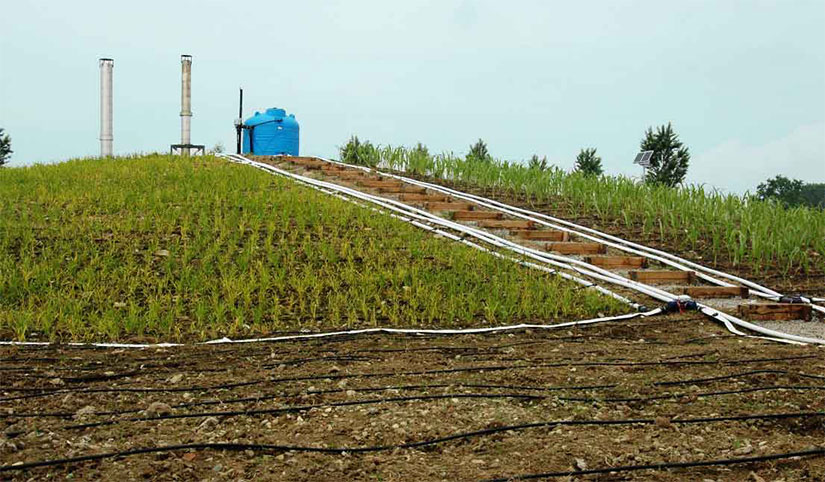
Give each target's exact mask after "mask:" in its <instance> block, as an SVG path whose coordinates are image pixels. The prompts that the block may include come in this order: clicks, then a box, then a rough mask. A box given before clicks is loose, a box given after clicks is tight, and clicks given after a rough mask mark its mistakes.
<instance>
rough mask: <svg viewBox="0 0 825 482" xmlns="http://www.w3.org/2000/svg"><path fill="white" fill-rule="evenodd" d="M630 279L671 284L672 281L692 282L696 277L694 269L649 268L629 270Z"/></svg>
mask: <svg viewBox="0 0 825 482" xmlns="http://www.w3.org/2000/svg"><path fill="white" fill-rule="evenodd" d="M628 274H629V275H630V279H632V280H633V281H639V282H641V283H656V284H672V283H687V284H690V283H693V280H695V279H696V272H695V271H676V270H663V271H657V270H650V271H631V272H630V273H628Z"/></svg>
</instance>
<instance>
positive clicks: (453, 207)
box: [424, 202, 473, 211]
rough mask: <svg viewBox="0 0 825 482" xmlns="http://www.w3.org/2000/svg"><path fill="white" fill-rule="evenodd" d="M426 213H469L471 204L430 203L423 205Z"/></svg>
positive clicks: (471, 207)
mask: <svg viewBox="0 0 825 482" xmlns="http://www.w3.org/2000/svg"><path fill="white" fill-rule="evenodd" d="M424 208H425V209H426V210H427V211H469V210H471V209H473V204H472V203H468V202H431V203H424Z"/></svg>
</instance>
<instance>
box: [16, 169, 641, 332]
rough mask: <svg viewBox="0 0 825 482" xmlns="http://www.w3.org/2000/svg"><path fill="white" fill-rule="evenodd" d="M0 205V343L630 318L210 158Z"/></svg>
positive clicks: (560, 286)
mask: <svg viewBox="0 0 825 482" xmlns="http://www.w3.org/2000/svg"><path fill="white" fill-rule="evenodd" d="M0 199H2V203H0V336H1V337H2V338H4V339H9V338H14V339H18V340H24V339H29V340H31V339H49V340H159V339H162V340H168V341H172V340H177V341H181V340H187V341H193V340H204V339H209V338H213V337H217V336H223V335H228V336H234V337H242V336H251V335H255V334H262V333H271V332H273V331H289V330H291V331H294V330H328V329H338V328H359V327H371V326H408V327H413V326H414V327H455V326H479V325H486V324H500V323H513V322H519V321H528V320H529V321H538V322H549V321H552V320H556V319H564V320H572V319H581V318H587V317H593V316H596V315H597V314H599V313H603V314H610V313H618V312H621V311H626V309H625V308H624V307H622V306H620V305H618V304H617V303H616V302H615V301H613V300H611V299H608V298H605V297H602V296H599V295H597V294H595V293H593V292H592V291H589V290H581V289H577V288H578V286H577V285H573V284H571V283H568V282H563V281H562V280H560V279H558V278H557V277H553V276H551V275H545V274H542V273H539V272H536V271H533V270H528V269H527V268H522V267H519V266H517V265H514V264H513V263H510V262H506V261H502V260H499V259H497V258H495V257H493V256H490V255H486V254H483V253H480V252H478V251H476V250H473V249H471V248H469V247H465V246H462V245H458V244H456V243H454V242H450V241H447V240H443V239H438V238H436V237H434V236H432V235H430V234H427V233H425V232H423V231H421V230H418V229H416V228H414V227H412V226H409V225H407V224H405V223H402V222H400V221H397V220H394V219H392V218H390V217H388V216H381V215H376V213H375V212H373V211H371V210H369V209H366V208H362V207H358V206H355V205H353V204H351V203H348V202H345V201H343V200H340V199H336V198H332V197H330V196H327V195H325V194H322V193H318V192H316V191H313V190H310V189H307V188H303V187H300V186H298V185H296V184H294V183H292V182H290V181H286V180H284V179H282V178H279V177H275V176H272V175H269V174H266V173H263V172H261V171H258V170H255V169H251V168H248V167H243V166H239V165H232V164H229V163H227V162H225V161H222V160H219V159H216V158H212V157H205V158H192V159H182V158H174V157H169V156H159V155H155V156H147V157H133V158H123V159H116V160H97V159H90V160H73V161H69V162H64V163H61V164H57V165H47V166H34V167H27V168H16V169H3V170H0Z"/></svg>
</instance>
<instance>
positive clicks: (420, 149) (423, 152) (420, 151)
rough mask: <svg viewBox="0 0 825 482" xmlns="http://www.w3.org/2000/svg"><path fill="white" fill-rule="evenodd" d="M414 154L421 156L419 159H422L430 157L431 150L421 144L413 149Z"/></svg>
mask: <svg viewBox="0 0 825 482" xmlns="http://www.w3.org/2000/svg"><path fill="white" fill-rule="evenodd" d="M412 152H413V155H415V156H419V157H422V158H426V157H430V150H429V149H427V146H425V145H424V144H422V143H420V142H419V143H418V144H416V145H415V147H413V149H412Z"/></svg>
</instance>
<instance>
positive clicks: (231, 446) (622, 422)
mask: <svg viewBox="0 0 825 482" xmlns="http://www.w3.org/2000/svg"><path fill="white" fill-rule="evenodd" d="M823 416H825V412H789V413H768V414H764V413H763V414H744V415H732V416H724V417H701V418H686V419H671V420H669V423H670V424H672V425H695V424H708V423H725V422H748V421H760V420H763V421H764V420H789V419H798V418H809V417H820V418H821V417H823ZM656 423H657V420H656V419H650V418H638V419H614V420H550V421H543V422H532V423H524V424H519V425H507V426H501V427H493V428H487V429H481V430H475V431H472V432H459V433H454V434H451V435H447V436H443V437H438V438H433V439H428V440H421V441H418V442H407V443H401V444H392V445H374V446H356V447H311V446H293V445H276V444H249V443H234V442H233V443H227V442H215V443H192V444H179V445H165V446H158V447H144V448H137V449H131V450H124V451H119V452H107V453H102V454H93V455H83V456H79V457H71V458H63V459H53V460H42V461H35V462H24V463H17V464H16V465H2V466H0V472H11V471H22V470H30V469H33V468H39V467H54V466H62V465H69V464H75V463H80V462H87V461H93V460H104V459H111V458H119V457H127V456H132V455H141V454H149V453H160V452H174V451H181V450H206V449H210V450H231V451H242V450H253V451H265V452H287V451H295V452H314V453H323V454H331V455H344V454H363V453H373V452H386V451H393V450H399V449H401V450H404V449H417V448H422V447H427V446H434V445H440V444H444V443H447V442H452V441H458V440H467V439H472V438H476V437H486V436H489V435H495V434H499V433H505V432H519V431H523V430H530V429H536V428H549V427H553V428H555V427H561V426H627V425H654V424H656ZM800 453H801V454H806V455H819V454H825V449H821V448H816V449H812V450H809V451H805V452H792V453H789V454H774V455H767V456H763V457H768V458H766V459H763V460H771V458H770V457H774V458H790V457H798V456H800V455H798V454H800ZM760 459H761V458H760V457H751V458H748V459H725V460H726V461H727V463H745V462H757V461H760ZM732 461H733V462H732ZM710 462H712V461H704V462H702V461H699V462H692V463H694V464H699V465H701V464H706V465H720V463H719V462H718V461H717V462H716V463H710ZM682 463H687V464H690V463H691V462H682ZM699 465H697V466H699ZM650 468H656V466H655V465H654V466H651V467H650ZM661 468H668V467H661ZM605 470H607V469H605ZM614 470H615V469H611V470H609V471H614ZM637 470H641V469H637ZM541 477H543V476H535V477H532V478H541ZM522 478H524V477H522ZM527 478H530V477H527ZM502 480H509V479H502Z"/></svg>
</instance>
